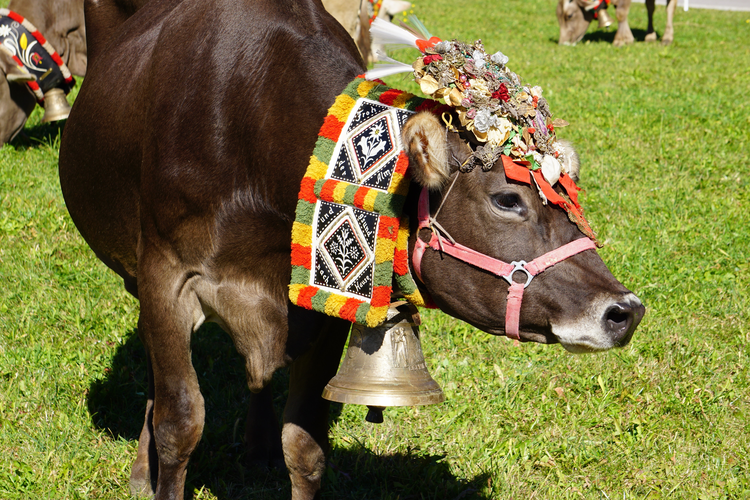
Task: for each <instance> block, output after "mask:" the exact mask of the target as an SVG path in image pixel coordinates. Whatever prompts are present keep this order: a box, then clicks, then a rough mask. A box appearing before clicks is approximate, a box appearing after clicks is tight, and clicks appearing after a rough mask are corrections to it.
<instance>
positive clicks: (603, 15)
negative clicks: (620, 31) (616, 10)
mask: <svg viewBox="0 0 750 500" xmlns="http://www.w3.org/2000/svg"><path fill="white" fill-rule="evenodd" d="M597 17H598V18H599V19H598V20H599V29H607V28H609V27H610V26H612V23H613V22H614V21H612V18H611V17H609V14H607V9H602V10H600V11H599V12H597Z"/></svg>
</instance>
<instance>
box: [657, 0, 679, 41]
mask: <svg viewBox="0 0 750 500" xmlns="http://www.w3.org/2000/svg"><path fill="white" fill-rule="evenodd" d="M668 2H669V3H668V4H667V27H666V28H665V29H664V36H663V37H661V43H662V44H664V45H669V44H670V43H672V41H673V40H674V25H673V23H674V13H675V10H677V0H668Z"/></svg>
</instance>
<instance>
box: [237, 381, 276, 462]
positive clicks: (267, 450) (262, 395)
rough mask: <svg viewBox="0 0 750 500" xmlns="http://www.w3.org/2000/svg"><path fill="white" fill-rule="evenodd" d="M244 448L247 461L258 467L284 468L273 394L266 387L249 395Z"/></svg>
mask: <svg viewBox="0 0 750 500" xmlns="http://www.w3.org/2000/svg"><path fill="white" fill-rule="evenodd" d="M245 447H246V448H247V455H248V459H249V460H250V461H251V462H252V463H254V464H255V465H258V466H262V467H265V466H269V465H270V466H272V467H280V468H283V466H284V455H283V453H282V451H281V431H280V429H279V423H278V420H277V417H276V412H275V411H274V410H273V393H272V391H271V385H270V384H269V385H267V386H266V387H264V388H263V390H261V391H260V392H259V393H257V394H256V393H251V396H250V405H249V407H248V410H247V419H246V422H245Z"/></svg>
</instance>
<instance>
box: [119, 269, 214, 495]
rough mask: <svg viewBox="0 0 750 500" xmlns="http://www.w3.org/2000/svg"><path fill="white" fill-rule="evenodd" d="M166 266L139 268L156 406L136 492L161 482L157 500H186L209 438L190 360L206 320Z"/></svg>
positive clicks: (141, 323)
mask: <svg viewBox="0 0 750 500" xmlns="http://www.w3.org/2000/svg"><path fill="white" fill-rule="evenodd" d="M165 260H166V259H165ZM139 264H140V262H139ZM161 264H162V262H161V261H160V262H158V263H157V264H156V265H151V266H150V267H145V266H141V265H139V273H138V278H139V280H138V292H139V298H140V302H141V313H140V317H139V320H138V331H139V335H140V336H141V338H142V339H143V342H144V344H145V346H146V350H147V351H148V354H149V360H150V374H151V382H150V384H149V385H150V386H152V387H153V402H151V401H149V407H150V408H148V409H147V413H146V422H145V424H144V428H143V431H142V433H141V436H140V439H139V444H138V448H139V454H138V458H137V459H136V462H135V464H134V466H133V470H132V476H131V487H132V488H133V489H136V490H137V489H138V488H139V487H140V489H141V490H143V489H145V487H146V486H149V487H152V486H153V484H154V483H155V484H156V489H155V497H156V499H157V500H167V499H169V500H174V499H181V498H183V493H184V489H185V470H186V467H187V464H188V460H189V459H190V455H191V454H192V452H193V450H194V449H195V446H196V445H197V444H198V441H199V440H200V438H201V435H202V433H203V422H204V417H205V410H204V403H203V397H202V396H201V393H200V388H199V386H198V378H197V376H196V373H195V370H194V369H193V365H192V362H191V358H190V337H191V334H192V331H193V327H197V324H198V323H199V322H198V323H196V321H195V320H196V319H197V318H202V315H201V314H200V304H199V303H198V301H197V299H196V298H195V296H194V295H193V294H192V293H191V292H190V291H189V290H190V286H189V284H188V283H187V280H185V279H180V277H179V274H180V273H179V272H178V271H177V270H175V269H174V268H173V267H172V266H170V265H166V263H164V264H165V265H161ZM170 275H171V276H174V277H175V279H170V277H171V276H170ZM152 276H155V277H158V280H156V279H150V277H152ZM194 323H195V324H194ZM152 450H155V452H156V461H154V460H152V457H153V453H152ZM154 462H155V463H154ZM154 465H156V470H154ZM146 491H148V490H146Z"/></svg>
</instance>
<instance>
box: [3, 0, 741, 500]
mask: <svg viewBox="0 0 750 500" xmlns="http://www.w3.org/2000/svg"><path fill="white" fill-rule="evenodd" d="M3 3H5V2H3ZM554 8H555V3H554V2H553V0H543V1H542V0H507V1H504V2H494V1H492V2H491V1H489V0H472V1H470V0H466V1H462V2H455V1H454V2H448V1H445V0H431V1H430V2H427V1H423V0H418V1H417V2H416V6H415V8H414V10H415V13H416V14H418V15H419V17H420V18H421V19H422V20H423V21H424V23H425V24H426V25H427V26H428V27H430V28H431V29H432V31H433V33H434V34H435V35H437V36H440V37H442V38H451V37H457V38H461V39H464V40H473V39H476V38H480V37H481V38H482V40H483V41H484V43H485V46H486V47H487V49H488V51H491V52H494V51H496V50H501V51H502V52H504V53H505V54H507V55H508V56H510V63H509V66H510V67H511V69H513V70H514V71H516V72H518V73H519V74H520V75H522V77H523V78H524V79H525V80H526V81H527V82H529V83H532V84H538V85H541V86H543V88H544V89H545V96H547V98H548V99H549V101H550V104H551V108H552V111H553V113H555V115H556V116H557V117H560V118H564V119H566V120H567V121H569V122H570V123H571V126H570V127H568V128H566V129H563V130H562V131H561V132H560V135H561V136H563V137H565V138H566V139H570V140H572V141H573V142H574V143H576V144H577V145H578V148H579V151H580V153H581V156H582V161H583V165H584V167H583V170H582V180H581V183H580V184H581V185H582V186H583V187H584V188H585V191H584V194H583V203H584V206H585V207H586V209H587V214H588V216H589V220H590V221H591V223H592V225H593V226H594V228H595V230H597V231H598V233H599V235H600V237H601V239H602V240H603V241H605V242H606V246H605V248H604V249H602V250H601V255H602V257H603V258H604V260H605V262H607V264H608V265H609V266H610V268H611V269H612V271H613V272H614V274H615V275H616V276H617V277H618V278H619V279H620V280H621V281H622V282H623V283H625V284H626V286H628V287H629V288H630V289H632V290H633V291H634V292H635V293H637V294H638V295H639V296H640V297H641V299H642V300H643V301H644V302H645V304H646V306H647V307H648V312H647V315H646V317H645V319H644V320H643V322H642V324H641V326H640V328H639V329H638V331H637V332H636V334H635V336H634V338H633V341H632V342H631V344H630V345H629V346H628V347H626V348H624V349H620V350H617V351H612V352H608V353H603V354H597V355H589V356H574V355H570V354H567V353H566V352H564V351H563V350H562V349H561V348H560V347H559V346H551V347H543V346H539V345H526V344H524V345H522V346H520V347H515V346H514V345H513V343H512V342H509V341H507V340H506V339H505V338H494V337H490V336H488V335H486V334H484V333H482V332H479V331H476V330H474V329H473V328H470V327H468V326H466V325H465V324H463V323H461V322H460V321H457V320H454V319H452V318H450V317H447V316H445V315H443V314H441V313H435V312H426V313H425V314H424V318H425V320H426V321H425V325H424V327H423V347H424V350H425V354H426V356H427V361H428V365H429V366H430V368H431V372H432V375H433V376H434V378H435V379H436V380H437V381H438V382H439V383H440V384H441V385H442V387H443V389H444V391H445V393H446V396H447V401H446V402H445V403H443V404H441V405H435V406H429V407H419V408H403V409H389V410H388V411H387V412H386V422H385V423H384V424H382V425H379V426H373V425H371V424H368V423H366V422H365V421H364V415H365V410H364V409H363V408H362V407H358V406H350V405H347V406H336V407H335V408H334V410H333V412H332V427H331V440H332V443H333V452H332V454H331V457H330V467H329V468H328V469H327V472H326V483H325V486H324V489H323V494H322V496H323V498H326V499H352V500H353V499H358V500H359V499H393V500H396V499H401V500H406V499H436V500H440V499H469V498H479V499H500V498H502V499H529V498H538V499H558V498H560V499H566V498H591V499H631V498H680V499H682V498H686V499H709V498H710V499H713V498H726V499H730V498H731V499H740V498H750V465H749V464H748V460H749V459H748V457H749V456H750V387H749V382H748V379H749V378H750V373H749V372H748V358H749V357H750V349H748V344H749V343H750V248H749V246H750V230H749V229H748V227H750V189H749V186H748V177H749V176H750V160H749V159H748V144H749V143H750V104H749V101H750V92H749V90H750V45H749V44H748V41H750V13H736V12H735V13H732V12H719V11H708V10H696V9H691V10H690V11H689V12H687V13H685V12H683V11H681V10H680V11H678V12H677V16H676V22H675V31H676V35H675V43H674V44H673V45H672V46H669V47H662V46H661V45H659V44H646V43H644V42H643V38H644V36H645V26H646V18H645V8H644V7H643V6H642V5H640V4H636V5H633V7H632V9H631V14H632V15H631V22H630V24H631V27H633V29H634V35H635V37H636V43H635V44H634V45H632V46H629V47H625V48H622V49H615V48H613V47H612V46H611V43H610V42H611V41H612V39H613V37H614V33H613V32H599V31H594V30H593V27H592V30H591V31H590V33H589V34H588V35H587V36H586V38H585V39H584V41H583V42H582V43H581V44H579V45H578V46H576V47H560V46H558V45H557V44H556V40H557V36H558V35H557V23H556V19H555V15H554ZM664 20H665V14H664V9H663V7H659V8H658V10H657V20H656V21H657V28H658V30H659V31H660V32H661V31H663V25H664ZM401 56H402V57H401V58H402V60H409V59H411V58H412V57H414V55H413V54H407V53H402V54H401ZM123 77H126V75H123ZM390 81H391V83H392V84H393V85H397V86H399V87H402V88H405V89H409V88H411V87H410V85H411V84H409V83H408V82H405V81H403V80H402V79H401V78H400V77H396V78H392V79H391V80H390ZM113 98H116V97H115V96H113ZM40 117H41V110H39V109H37V111H36V112H35V114H34V115H33V116H32V117H31V119H30V120H29V123H28V125H27V127H26V129H25V135H24V136H23V137H20V138H17V139H16V140H15V141H14V142H13V143H12V144H10V145H5V146H4V147H2V149H0V499H2V500H15V499H19V500H20V499H30V498H37V499H92V498H96V499H117V498H127V496H128V490H127V482H128V475H129V470H130V464H131V462H132V460H133V459H134V457H135V450H136V445H137V441H136V440H137V436H138V432H139V429H140V426H141V423H142V411H143V408H144V407H145V396H144V391H145V363H144V354H143V351H142V348H141V346H140V343H139V341H138V339H137V335H136V332H135V326H136V321H137V315H138V304H137V302H136V301H135V300H134V299H132V298H131V297H130V296H128V295H127V294H126V293H125V292H124V290H123V289H122V286H121V283H120V282H119V281H118V279H116V276H115V275H114V273H112V272H111V271H109V270H107V269H106V268H105V267H104V265H102V264H101V263H100V262H99V261H98V260H96V258H95V257H94V256H93V254H92V252H91V251H90V250H89V249H88V247H87V246H86V244H85V243H84V242H83V240H82V239H81V237H80V236H79V234H78V232H77V231H76V229H75V227H74V226H73V224H72V222H71V220H70V218H69V216H68V213H67V211H66V208H65V204H64V202H63V199H62V196H61V194H60V189H59V185H58V180H57V151H58V146H59V135H60V132H61V128H60V127H59V126H56V125H40ZM194 342H195V348H194V363H195V366H196V370H197V372H198V374H199V377H200V381H201V387H202V389H203V392H204V395H205V396H206V409H207V425H206V431H205V434H204V438H203V440H202V442H201V444H200V445H199V448H198V450H197V451H196V453H195V455H194V459H193V461H192V462H191V465H190V468H189V472H188V494H189V495H190V494H192V495H193V498H197V499H221V500H224V499H230V498H231V499H250V498H260V499H282V498H288V497H289V493H288V491H289V482H288V479H287V477H286V473H285V472H280V471H258V470H253V469H252V468H250V467H247V466H246V465H245V463H244V461H243V454H242V450H243V448H242V439H241V436H242V434H243V431H242V429H243V420H244V412H245V401H246V399H247V389H246V388H245V385H244V372H243V366H242V363H241V361H240V359H239V357H238V356H237V355H236V354H235V352H234V350H233V347H232V345H231V342H230V341H229V339H228V337H227V336H226V335H225V334H223V332H221V331H220V330H219V329H217V328H212V327H206V328H203V329H202V330H201V331H200V332H199V334H198V335H197V336H196V338H195V341H194ZM284 377H285V375H284V373H280V374H279V376H278V380H276V381H275V383H276V385H277V386H278V388H279V390H278V398H277V402H278V404H279V405H282V404H283V400H284V395H283V388H284Z"/></svg>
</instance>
